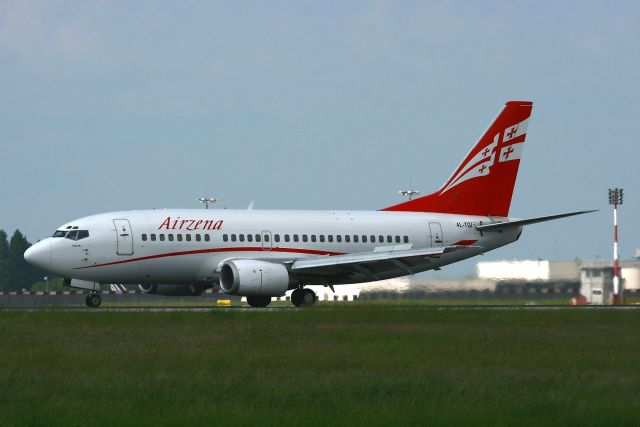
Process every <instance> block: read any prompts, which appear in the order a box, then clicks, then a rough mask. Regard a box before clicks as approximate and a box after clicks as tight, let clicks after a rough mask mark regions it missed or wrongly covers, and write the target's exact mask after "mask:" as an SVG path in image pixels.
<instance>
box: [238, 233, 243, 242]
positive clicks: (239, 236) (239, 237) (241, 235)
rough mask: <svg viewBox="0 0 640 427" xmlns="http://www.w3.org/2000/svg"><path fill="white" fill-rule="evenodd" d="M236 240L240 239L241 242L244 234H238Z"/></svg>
mask: <svg viewBox="0 0 640 427" xmlns="http://www.w3.org/2000/svg"><path fill="white" fill-rule="evenodd" d="M238 240H240V241H241V242H244V234H239V235H238Z"/></svg>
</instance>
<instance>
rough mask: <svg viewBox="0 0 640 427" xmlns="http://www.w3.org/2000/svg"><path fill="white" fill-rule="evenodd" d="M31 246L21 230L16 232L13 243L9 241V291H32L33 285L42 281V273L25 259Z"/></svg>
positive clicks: (12, 239) (12, 238)
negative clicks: (25, 253) (26, 252)
mask: <svg viewBox="0 0 640 427" xmlns="http://www.w3.org/2000/svg"><path fill="white" fill-rule="evenodd" d="M30 246H31V243H29V242H28V241H27V238H26V237H25V236H24V235H23V234H22V233H21V232H20V230H16V231H15V233H13V236H11V241H9V251H10V258H9V259H10V262H9V264H10V266H9V272H10V274H9V277H10V280H11V283H9V290H20V289H30V288H31V285H33V284H34V283H36V282H39V281H40V280H41V279H42V278H41V276H42V272H41V271H40V270H38V269H36V268H35V267H32V266H31V265H30V264H29V263H28V262H27V261H25V259H24V252H25V251H26V250H27V249H29V247H30Z"/></svg>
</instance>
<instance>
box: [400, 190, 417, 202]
mask: <svg viewBox="0 0 640 427" xmlns="http://www.w3.org/2000/svg"><path fill="white" fill-rule="evenodd" d="M398 194H400V195H402V196H405V197H409V200H411V199H412V198H413V196H417V195H418V194H420V192H419V191H418V190H400V191H398Z"/></svg>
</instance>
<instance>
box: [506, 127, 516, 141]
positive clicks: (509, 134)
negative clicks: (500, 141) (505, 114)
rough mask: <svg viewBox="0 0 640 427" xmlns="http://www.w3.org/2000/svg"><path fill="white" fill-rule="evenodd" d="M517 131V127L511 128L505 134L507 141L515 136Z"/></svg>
mask: <svg viewBox="0 0 640 427" xmlns="http://www.w3.org/2000/svg"><path fill="white" fill-rule="evenodd" d="M517 130H518V126H516V127H513V128H511V130H510V131H509V133H508V134H507V136H508V137H509V139H511V138H513V136H514V135H515V134H516V132H517Z"/></svg>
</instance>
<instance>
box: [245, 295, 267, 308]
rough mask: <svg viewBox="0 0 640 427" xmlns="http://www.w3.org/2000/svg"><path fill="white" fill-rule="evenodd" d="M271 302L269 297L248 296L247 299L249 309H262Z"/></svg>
mask: <svg viewBox="0 0 640 427" xmlns="http://www.w3.org/2000/svg"><path fill="white" fill-rule="evenodd" d="M270 302H271V297H265V296H249V297H247V304H249V305H250V306H251V307H255V308H262V307H266V306H268V305H269V303H270Z"/></svg>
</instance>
